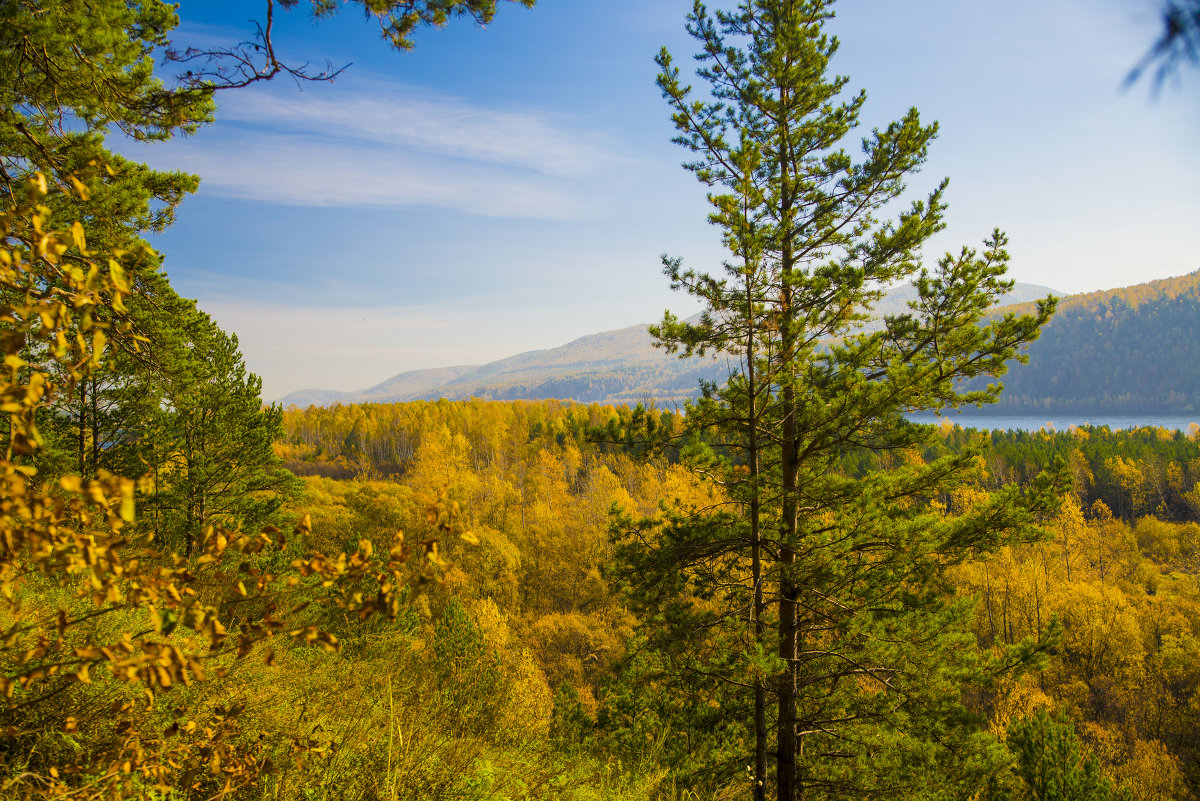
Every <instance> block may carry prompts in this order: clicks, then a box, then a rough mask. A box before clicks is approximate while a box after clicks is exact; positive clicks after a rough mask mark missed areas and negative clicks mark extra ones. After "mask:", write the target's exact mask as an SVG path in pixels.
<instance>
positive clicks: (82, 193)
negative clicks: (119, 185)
mask: <svg viewBox="0 0 1200 801" xmlns="http://www.w3.org/2000/svg"><path fill="white" fill-rule="evenodd" d="M67 180H68V181H70V182H71V186H73V187H74V188H75V193H76V194H78V195H79V199H80V200H87V199H88V198H90V197H91V196H92V193H91V192H90V191H89V190H88V188H87V184H85V183H84V182H83V181H81V180H79V179H78V178H76V177H75V176H74V175H68V176H67ZM75 224H76V225H79V223H75ZM80 247H81V248H82V247H83V245H80Z"/></svg>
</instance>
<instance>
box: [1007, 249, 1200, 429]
mask: <svg viewBox="0 0 1200 801" xmlns="http://www.w3.org/2000/svg"><path fill="white" fill-rule="evenodd" d="M1014 310H1017V311H1019V310H1020V307H1016V309H1014ZM1195 365H1200V271H1197V272H1194V273H1191V274H1189V275H1185V276H1180V277H1178V278H1168V279H1163V280H1160V281H1151V282H1150V283H1146V284H1137V285H1135V286H1130V287H1125V288H1122V289H1112V290H1108V291H1104V292H1089V293H1087V294H1084V295H1074V296H1070V297H1067V298H1064V299H1063V300H1062V302H1061V303H1060V304H1059V307H1058V311H1057V313H1056V314H1055V317H1054V319H1053V320H1052V321H1051V322H1050V324H1049V325H1048V326H1046V330H1045V331H1043V332H1042V336H1041V338H1040V339H1039V340H1038V341H1037V342H1035V343H1034V344H1033V345H1032V346H1031V347H1030V348H1029V363H1028V364H1025V365H1013V366H1012V368H1011V370H1010V372H1009V374H1008V375H1007V376H1005V377H1004V379H1003V380H1004V386H1005V391H1004V395H1003V396H1002V397H1001V399H1000V402H999V404H998V405H996V406H995V407H993V409H994V410H995V411H997V412H1038V413H1041V412H1046V413H1051V412H1055V413H1074V414H1181V413H1182V414H1187V413H1200V369H1196V368H1195Z"/></svg>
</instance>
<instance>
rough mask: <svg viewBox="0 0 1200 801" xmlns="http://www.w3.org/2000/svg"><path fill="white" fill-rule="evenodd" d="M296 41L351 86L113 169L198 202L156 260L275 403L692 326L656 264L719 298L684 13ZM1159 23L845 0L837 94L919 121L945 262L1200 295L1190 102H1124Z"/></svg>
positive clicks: (344, 19) (298, 26) (869, 116)
mask: <svg viewBox="0 0 1200 801" xmlns="http://www.w3.org/2000/svg"><path fill="white" fill-rule="evenodd" d="M303 5H304V4H301V6H300V7H298V8H297V9H296V10H295V11H293V12H290V13H288V14H286V15H283V17H282V19H281V20H280V21H279V23H278V25H277V31H276V43H277V47H278V49H279V50H280V51H281V53H283V54H284V55H285V56H286V57H287V58H289V59H291V60H292V61H296V62H303V61H309V62H311V63H313V64H314V65H321V64H323V63H324V62H325V60H326V59H328V60H329V61H330V62H331V63H333V64H334V65H335V66H341V65H343V64H346V63H349V62H352V66H350V67H349V69H348V70H347V71H346V72H345V73H343V74H342V75H341V76H340V77H339V78H338V79H337V81H336V82H335V83H333V84H332V85H324V84H306V85H304V86H302V87H298V86H297V85H296V84H295V83H294V82H292V81H290V80H288V79H286V78H281V79H278V80H276V81H275V82H274V83H272V84H269V85H259V86H255V87H252V88H250V89H245V90H240V91H237V92H227V93H225V94H223V95H222V96H220V97H219V106H220V107H219V112H218V121H217V122H216V123H215V124H214V125H211V126H209V127H207V128H205V129H204V130H202V131H201V132H200V133H199V134H198V135H196V136H193V137H188V138H180V139H176V140H173V141H171V142H169V143H165V144H156V145H152V146H146V147H141V146H134V145H127V146H125V147H124V148H123V150H124V151H125V152H126V153H127V154H129V155H131V156H133V157H135V158H138V159H140V160H143V161H146V162H148V163H150V164H152V165H153V166H155V167H158V168H170V169H183V170H188V171H191V172H195V173H197V174H199V175H200V176H201V178H202V183H201V189H200V191H199V192H198V193H197V194H196V195H195V196H193V197H191V198H189V199H188V200H187V201H185V203H184V204H183V206H182V208H181V210H180V214H179V221H178V222H177V223H176V225H175V226H174V227H173V228H172V229H171V230H170V231H168V232H167V233H165V234H163V235H161V236H158V237H156V238H155V240H154V244H155V246H156V247H158V248H159V249H160V250H161V251H162V252H163V253H164V255H165V257H166V266H167V270H168V273H169V275H170V277H171V281H172V283H173V285H174V286H175V288H176V289H177V290H178V291H179V292H180V294H182V295H185V296H187V297H195V298H197V299H198V300H199V301H200V304H201V307H202V308H204V309H205V310H207V311H208V312H210V313H211V314H212V315H213V316H214V317H215V318H216V319H217V321H218V322H219V323H221V324H222V325H223V326H224V327H225V328H227V329H229V330H232V331H234V332H236V333H237V334H238V335H239V338H240V341H241V345H242V350H243V353H244V354H245V356H246V361H247V363H248V365H249V367H250V369H251V370H253V371H254V372H256V373H258V374H259V375H261V376H262V377H263V381H264V388H263V394H264V397H265V398H268V399H271V398H276V397H279V396H282V395H283V394H285V393H287V392H290V391H292V390H296V389H300V388H305V387H322V388H330V389H354V388H359V387H365V386H368V385H371V384H374V383H377V382H379V381H382V380H384V379H386V378H388V377H390V376H391V375H394V374H396V373H398V372H402V371H404V370H410V369H417V368H423V367H437V366H446V365H451V364H476V363H483V362H486V361H490V360H492V359H496V358H502V357H504V356H509V355H512V354H515V353H518V352H521V351H525V350H531V349H535V348H544V347H552V346H555V345H558V344H562V343H564V342H567V341H569V340H571V339H574V338H576V337H578V336H582V335H584V334H588V333H592V332H595V331H599V330H605V329H611V328H618V327H623V326H627V325H633V324H636V323H644V322H650V321H653V320H656V319H658V318H660V317H661V315H662V311H663V309H664V308H667V307H670V308H672V309H673V310H675V311H677V312H680V313H685V314H686V313H690V312H691V311H693V310H694V308H693V307H692V306H691V305H690V302H689V301H688V300H687V299H686V298H683V297H680V296H673V295H672V294H671V293H670V291H669V289H668V288H667V285H666V282H665V280H664V279H663V277H662V275H661V271H660V255H661V254H663V253H668V254H671V255H674V256H682V257H683V258H684V259H685V261H686V262H688V263H689V264H693V265H695V266H698V267H704V268H710V269H716V268H717V267H718V266H719V263H720V260H721V258H722V253H721V249H720V246H719V238H718V234H717V232H716V231H715V230H714V229H712V228H711V227H710V226H708V225H707V224H706V223H705V215H706V213H707V212H706V204H705V202H704V190H703V188H702V187H701V186H700V185H699V184H697V183H696V182H695V180H694V179H693V178H692V177H691V176H690V174H688V173H686V172H685V171H683V170H682V169H680V167H679V162H680V161H681V160H682V159H683V157H684V154H683V152H682V151H681V150H680V149H679V148H678V147H677V146H675V145H672V144H671V142H670V139H671V136H672V135H673V131H672V128H671V124H670V121H669V119H668V112H667V109H666V106H665V104H664V103H663V101H662V99H661V98H660V96H659V92H658V89H657V87H656V86H655V85H654V76H655V72H656V67H655V65H654V63H653V57H654V55H655V53H656V52H657V51H658V48H659V47H660V46H663V45H666V46H667V47H668V48H669V49H670V50H671V51H672V53H673V54H674V55H675V57H676V61H677V63H678V64H679V65H680V66H682V67H685V68H686V67H688V66H690V64H691V60H690V58H689V56H690V55H691V53H692V52H693V48H692V46H691V43H690V42H689V40H688V38H687V36H686V34H685V33H684V31H683V20H684V17H685V15H686V13H687V11H688V10H689V9H690V7H691V3H690V1H689V0H540V2H539V3H538V5H537V7H535V8H534V9H532V10H526V9H523V8H520V7H515V6H510V5H508V4H502V7H501V9H500V12H499V13H498V14H497V16H496V18H495V20H494V21H493V23H492V24H491V25H489V26H488V27H487V29H486V30H483V29H480V28H478V27H476V26H474V25H472V24H471V23H469V22H465V23H464V22H459V23H457V24H451V25H450V26H448V27H447V28H445V29H442V30H426V31H423V32H421V33H420V34H418V37H417V40H418V41H417V48H416V50H414V51H413V52H411V53H397V52H394V51H392V50H390V49H389V48H387V47H386V46H385V45H384V43H383V42H382V41H380V39H379V37H378V33H377V29H376V28H373V27H372V25H371V24H369V23H367V22H366V21H364V19H363V16H362V15H361V13H359V12H357V11H356V10H355V9H353V8H345V9H343V10H342V11H341V12H340V13H339V14H338V15H337V16H335V17H334V18H332V19H326V20H322V21H320V22H319V23H314V22H313V21H312V20H311V19H310V18H309V17H308V16H306V15H305V13H304V11H303V8H302V7H303ZM1156 5H1157V4H1156V3H1155V2H1153V0H1056V2H1054V3H1045V2H1033V1H1032V0H1003V1H1000V0H970V2H966V1H964V0H906V1H905V2H902V3H901V2H895V0H843V2H842V3H840V4H839V5H838V8H837V11H838V18H837V19H836V20H835V21H834V23H833V25H832V28H833V31H834V32H835V33H836V34H837V35H838V36H839V38H840V39H841V42H842V48H841V51H840V52H839V54H838V56H837V58H836V60H835V62H834V66H835V68H836V69H837V70H838V71H839V72H841V73H843V74H847V75H849V76H850V78H851V86H852V87H854V88H856V89H857V88H863V89H866V90H867V93H868V96H869V100H868V105H867V107H866V111H865V115H864V120H863V121H864V123H865V126H864V127H865V128H866V129H869V127H870V126H874V125H883V124H886V123H887V122H888V121H890V120H891V119H893V118H895V117H898V116H900V115H901V114H903V113H904V111H905V110H907V108H908V107H910V106H913V105H915V106H917V107H918V108H919V109H920V110H921V113H922V115H923V117H924V118H926V119H937V120H938V121H939V122H940V125H941V129H940V130H941V133H940V136H939V139H938V141H937V142H936V143H935V144H934V147H933V151H932V153H931V157H930V159H929V162H928V164H927V166H926V168H925V170H924V172H923V173H922V174H920V175H919V176H917V177H916V178H914V179H913V180H912V181H911V182H910V189H911V190H912V191H913V192H914V193H916V192H921V191H927V190H928V189H929V188H931V187H932V186H934V185H936V183H937V182H938V180H940V179H941V177H943V176H949V177H950V179H951V183H950V193H949V201H950V213H949V216H948V223H949V226H948V229H947V231H945V232H944V233H943V234H942V235H940V236H939V238H938V240H937V241H936V242H935V243H933V245H932V246H931V249H930V252H931V254H932V255H936V254H937V253H940V252H941V251H943V250H946V249H953V250H957V249H958V248H959V247H960V246H961V245H963V244H976V243H978V242H979V240H981V239H982V238H983V237H984V236H986V235H987V234H988V233H989V232H990V231H991V229H992V228H993V227H996V226H999V227H1000V228H1002V229H1003V230H1005V231H1007V232H1008V234H1009V237H1010V239H1011V246H1010V248H1009V250H1010V251H1011V253H1012V255H1013V264H1012V270H1011V275H1012V277H1014V278H1016V279H1017V280H1020V281H1026V282H1031V283H1037V284H1044V285H1047V286H1051V287H1054V288H1056V289H1058V290H1061V291H1064V292H1079V291H1086V290H1091V289H1101V288H1109V287H1114V286H1123V285H1127V284H1132V283H1138V282H1141V281H1146V280H1150V279H1153V278H1160V277H1165V276H1171V275H1180V274H1183V273H1186V272H1190V271H1191V270H1195V269H1197V268H1200V224H1197V222H1196V221H1197V220H1200V152H1198V151H1200V149H1198V148H1196V142H1197V141H1200V136H1198V134H1200V104H1198V103H1197V102H1196V101H1197V98H1198V97H1200V75H1196V74H1190V75H1185V76H1184V77H1183V78H1182V79H1181V80H1180V81H1179V82H1178V83H1177V84H1168V85H1167V86H1165V87H1163V89H1162V91H1161V92H1160V93H1158V95H1157V97H1156V96H1155V93H1154V92H1152V91H1151V85H1150V84H1149V83H1148V82H1146V81H1143V82H1142V83H1140V84H1138V85H1136V86H1134V87H1133V88H1132V89H1129V90H1123V89H1122V81H1123V79H1124V77H1125V75H1126V73H1127V72H1128V70H1129V68H1130V67H1131V66H1132V65H1133V64H1134V63H1136V62H1137V61H1138V59H1139V58H1140V56H1141V55H1142V54H1143V53H1144V52H1145V49H1146V47H1147V46H1148V44H1149V42H1150V41H1152V39H1153V37H1154V36H1155V34H1156V33H1157V27H1156V25H1157V21H1156V19H1155V17H1154V9H1155V7H1156ZM256 9H257V4H254V3H251V4H246V3H243V2H227V3H220V2H199V0H183V2H182V4H181V7H180V14H181V17H182V25H181V28H180V30H179V31H178V36H177V37H176V42H177V44H180V45H185V44H188V43H191V44H197V45H205V44H213V43H222V42H230V41H237V40H239V39H242V38H245V37H246V34H247V32H248V31H249V30H251V28H250V24H249V21H248V18H249V17H250V16H251V13H252V12H253V11H254V10H256Z"/></svg>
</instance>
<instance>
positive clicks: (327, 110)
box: [221, 82, 619, 177]
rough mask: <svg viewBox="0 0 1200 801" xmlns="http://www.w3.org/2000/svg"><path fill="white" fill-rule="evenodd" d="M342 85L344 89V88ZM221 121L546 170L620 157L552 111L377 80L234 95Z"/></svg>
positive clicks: (564, 172)
mask: <svg viewBox="0 0 1200 801" xmlns="http://www.w3.org/2000/svg"><path fill="white" fill-rule="evenodd" d="M338 88H341V87H338ZM221 118H222V119H225V120H234V121H238V122H242V123H252V124H256V125H265V126H268V127H270V128H274V129H284V130H290V131H304V132H305V133H309V134H317V135H321V136H322V137H328V138H331V139H333V140H342V143H343V144H347V145H352V146H361V145H362V144H363V143H367V142H370V143H376V144H379V145H383V146H385V147H387V148H388V149H391V150H398V151H403V152H405V153H420V154H424V155H432V156H439V157H443V158H449V159H455V160H468V161H476V162H481V163H484V164H502V165H508V166H513V167H521V168H525V169H528V170H532V171H534V172H537V173H540V174H543V175H552V176H558V177H582V176H588V175H595V174H598V173H600V172H603V171H604V170H605V169H607V168H609V167H610V166H612V164H613V163H614V162H616V161H618V160H619V159H618V158H617V157H616V156H615V154H614V153H613V152H612V144H611V142H609V141H608V140H607V139H606V137H604V136H603V135H601V134H599V133H597V132H595V131H592V130H589V129H588V128H586V127H584V126H583V125H580V124H578V123H572V122H571V121H570V120H567V119H559V118H556V117H554V116H551V115H547V114H538V113H533V112H514V111H508V110H497V109H490V108H485V107H482V106H478V105H474V104H471V103H467V102H465V101H463V100H460V99H457V98H453V97H445V96H439V95H434V94H431V93H428V92H417V91H411V90H403V89H400V88H399V87H396V86H394V85H387V84H381V83H378V82H375V83H374V85H373V86H372V87H371V89H370V90H369V91H366V92H364V91H363V90H361V89H360V90H358V91H356V92H354V93H340V94H339V93H335V94H333V95H324V94H318V93H317V92H314V91H309V92H305V93H303V94H299V95H295V94H293V95H288V96H282V95H280V94H278V93H268V92H257V93H253V94H250V93H247V94H241V95H238V94H234V95H232V96H231V97H230V98H229V99H228V101H227V102H223V103H222V104H221Z"/></svg>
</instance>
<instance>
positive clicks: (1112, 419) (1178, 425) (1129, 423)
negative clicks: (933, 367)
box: [909, 411, 1200, 433]
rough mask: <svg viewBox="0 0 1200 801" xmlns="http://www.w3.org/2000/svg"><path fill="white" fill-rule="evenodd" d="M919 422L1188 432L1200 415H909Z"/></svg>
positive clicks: (986, 428) (991, 427) (982, 427)
mask: <svg viewBox="0 0 1200 801" xmlns="http://www.w3.org/2000/svg"><path fill="white" fill-rule="evenodd" d="M909 419H910V420H913V421H915V422H919V423H933V424H935V425H938V424H940V423H942V422H943V421H947V422H949V423H951V424H953V425H957V426H961V427H962V428H975V429H979V430H981V431H992V430H995V429H1001V430H1004V431H1040V430H1042V429H1046V428H1049V429H1053V430H1055V431H1066V430H1067V429H1069V428H1072V427H1076V428H1082V427H1083V426H1096V427H1102V426H1107V427H1108V428H1111V429H1114V430H1115V429H1130V428H1146V427H1150V428H1165V429H1168V430H1175V431H1183V432H1185V433H1186V432H1187V431H1188V428H1189V426H1191V425H1192V424H1193V423H1194V424H1196V425H1200V414H1190V415H1186V414H1161V415H1154V414H1092V415H1088V414H990V413H988V412H973V411H965V412H961V413H959V412H950V413H949V414H947V415H935V414H931V413H922V414H913V415H909Z"/></svg>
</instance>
